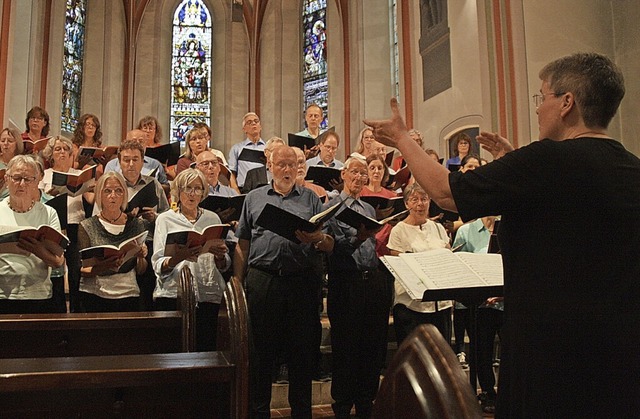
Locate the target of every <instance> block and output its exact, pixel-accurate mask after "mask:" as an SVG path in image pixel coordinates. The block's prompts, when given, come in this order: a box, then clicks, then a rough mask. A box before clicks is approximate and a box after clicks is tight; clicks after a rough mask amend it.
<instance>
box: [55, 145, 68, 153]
mask: <svg viewBox="0 0 640 419" xmlns="http://www.w3.org/2000/svg"><path fill="white" fill-rule="evenodd" d="M53 151H55V152H56V153H59V152H61V151H62V152H64V153H68V152H70V151H71V149H70V148H69V147H61V146H56V147H53Z"/></svg>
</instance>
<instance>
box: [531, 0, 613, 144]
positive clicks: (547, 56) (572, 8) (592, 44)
mask: <svg viewBox="0 0 640 419" xmlns="http://www.w3.org/2000/svg"><path fill="white" fill-rule="evenodd" d="M523 6H524V7H523V9H524V25H525V31H526V34H527V43H526V51H527V62H528V70H529V74H528V82H529V97H531V95H534V94H536V93H538V91H539V90H540V86H541V81H540V79H539V77H538V72H539V71H540V69H542V67H544V65H545V64H547V63H548V62H550V61H552V60H554V59H556V58H559V57H562V56H565V55H569V54H572V53H576V52H598V53H601V54H605V55H607V56H609V57H612V58H614V59H615V50H614V33H613V25H612V23H613V17H612V13H611V7H612V5H611V2H609V1H601V0H584V1H583V2H581V3H580V7H576V4H575V3H574V2H558V1H554V0H541V1H536V2H535V3H534V2H527V1H525V2H523ZM531 112H532V115H533V116H532V119H531V137H532V138H536V139H537V138H538V122H537V118H536V117H535V107H534V106H533V105H531ZM619 128H620V127H619V121H618V120H617V117H616V120H614V121H613V122H612V125H611V135H613V136H614V137H619V132H620V129H619Z"/></svg>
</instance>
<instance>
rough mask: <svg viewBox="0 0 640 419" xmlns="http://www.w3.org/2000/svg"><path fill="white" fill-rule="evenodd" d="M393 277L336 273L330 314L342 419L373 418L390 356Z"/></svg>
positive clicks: (337, 403)
mask: <svg viewBox="0 0 640 419" xmlns="http://www.w3.org/2000/svg"><path fill="white" fill-rule="evenodd" d="M392 300H393V277H391V276H390V275H387V274H386V273H383V272H381V271H379V270H374V271H369V272H367V273H363V272H358V271H354V272H330V273H329V293H328V295H327V313H328V315H329V321H330V322H331V352H332V360H333V378H332V383H331V396H332V397H333V399H334V400H335V402H334V403H333V411H334V413H335V415H336V418H346V417H349V412H350V411H351V408H352V407H353V406H354V405H355V407H356V414H357V416H358V417H362V418H366V417H369V416H371V410H372V408H373V400H374V399H375V397H376V394H377V392H378V385H379V381H380V372H381V370H382V368H383V367H384V363H385V358H386V353H387V329H388V327H389V310H390V309H391V302H392Z"/></svg>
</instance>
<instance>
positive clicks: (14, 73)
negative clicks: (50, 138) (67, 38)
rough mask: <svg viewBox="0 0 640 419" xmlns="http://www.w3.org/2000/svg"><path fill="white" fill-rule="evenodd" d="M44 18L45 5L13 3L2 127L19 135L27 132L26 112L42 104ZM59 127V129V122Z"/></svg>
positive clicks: (32, 2) (22, 2) (25, 2)
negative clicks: (16, 131) (10, 129)
mask: <svg viewBox="0 0 640 419" xmlns="http://www.w3.org/2000/svg"><path fill="white" fill-rule="evenodd" d="M43 16H44V5H43V4H42V2H37V1H30V0H24V1H20V2H15V1H14V2H13V3H12V6H11V23H10V25H9V31H10V33H9V51H8V57H7V61H8V63H7V77H6V92H5V97H4V101H5V114H4V115H3V126H9V127H13V128H16V129H18V130H19V131H20V132H22V131H24V130H25V128H26V127H25V123H24V121H25V116H26V114H27V111H28V110H29V109H31V108H32V107H33V106H35V105H39V104H40V100H41V98H40V81H41V73H40V70H41V65H42V40H43V27H42V26H43ZM57 127H58V129H60V123H59V122H58V124H57ZM52 128H53V121H52ZM52 132H55V131H53V130H52Z"/></svg>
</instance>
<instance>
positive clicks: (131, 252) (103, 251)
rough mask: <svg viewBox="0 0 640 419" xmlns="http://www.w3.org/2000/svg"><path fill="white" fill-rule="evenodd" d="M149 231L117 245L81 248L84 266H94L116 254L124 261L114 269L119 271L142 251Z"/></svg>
mask: <svg viewBox="0 0 640 419" xmlns="http://www.w3.org/2000/svg"><path fill="white" fill-rule="evenodd" d="M147 233H148V232H147V231H143V232H142V233H140V234H138V235H137V236H134V237H131V238H130V239H127V240H125V241H123V242H122V243H120V244H119V245H117V246H114V245H110V244H105V245H102V246H93V247H87V248H86V249H82V250H80V258H81V259H82V266H83V267H88V266H94V265H95V264H97V263H99V262H101V261H103V260H105V259H108V258H110V257H114V256H115V257H117V258H121V261H122V262H121V263H120V265H118V266H117V267H116V269H115V270H114V271H115V272H119V271H120V268H121V267H122V266H123V265H125V264H126V263H127V262H128V261H129V260H131V259H133V258H134V257H135V256H136V255H137V254H138V252H140V248H141V247H142V245H143V244H144V240H145V239H146V238H147ZM130 269H131V268H129V269H127V271H128V270H130Z"/></svg>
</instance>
